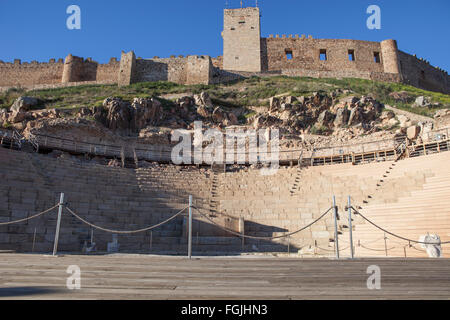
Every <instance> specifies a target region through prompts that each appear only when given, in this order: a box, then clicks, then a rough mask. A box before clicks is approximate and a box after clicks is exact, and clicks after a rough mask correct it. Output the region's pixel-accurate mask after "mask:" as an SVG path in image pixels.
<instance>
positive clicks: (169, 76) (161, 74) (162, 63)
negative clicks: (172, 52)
mask: <svg viewBox="0 0 450 320" xmlns="http://www.w3.org/2000/svg"><path fill="white" fill-rule="evenodd" d="M186 62H187V58H155V59H138V60H136V78H135V81H136V82H144V81H170V82H175V83H186V79H187V78H186V72H187V71H186V69H187V68H186V67H187V66H186Z"/></svg>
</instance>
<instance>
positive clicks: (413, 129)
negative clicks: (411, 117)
mask: <svg viewBox="0 0 450 320" xmlns="http://www.w3.org/2000/svg"><path fill="white" fill-rule="evenodd" d="M419 133H420V127H419V126H410V127H408V129H406V135H407V137H408V139H409V140H415V139H416V138H417V137H418V136H419Z"/></svg>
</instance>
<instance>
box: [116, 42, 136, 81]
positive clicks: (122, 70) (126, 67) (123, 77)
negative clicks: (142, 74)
mask: <svg viewBox="0 0 450 320" xmlns="http://www.w3.org/2000/svg"><path fill="white" fill-rule="evenodd" d="M136 63H137V62H136V56H135V54H134V52H133V51H130V52H128V53H125V52H122V55H121V57H120V67H119V75H118V79H117V83H118V85H119V86H128V85H130V84H131V83H133V82H134V81H135V78H136Z"/></svg>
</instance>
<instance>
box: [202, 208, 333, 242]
mask: <svg viewBox="0 0 450 320" xmlns="http://www.w3.org/2000/svg"><path fill="white" fill-rule="evenodd" d="M193 208H194V209H196V210H197V211H198V213H199V214H200V215H201V216H202V217H204V218H205V219H207V220H208V221H209V222H211V223H212V224H214V225H216V226H217V227H219V228H221V229H223V230H224V231H227V232H229V233H231V234H234V235H236V236H239V237H243V238H248V239H256V240H273V239H281V238H286V237H290V236H292V235H294V234H297V233H299V232H301V231H303V230H305V229H307V228H309V227H311V226H312V225H313V224H315V223H316V222H318V221H320V220H321V219H322V218H323V217H325V215H326V214H327V213H328V212H330V210H331V209H333V207H331V208H329V209H328V210H327V211H326V212H325V213H323V214H322V215H321V216H320V217H319V218H317V219H316V220H314V221H313V222H311V223H310V224H308V225H306V226H304V227H303V228H301V229H298V230H296V231H294V232H291V233H288V234H285V235H282V236H274V237H255V236H247V235H243V234H241V233H239V232H236V231H233V230H230V229H228V228H226V227H223V226H221V225H219V224H218V223H216V222H215V221H213V220H212V219H211V218H209V217H208V216H207V215H205V214H203V213H202V212H200V210H199V209H198V208H197V207H193Z"/></svg>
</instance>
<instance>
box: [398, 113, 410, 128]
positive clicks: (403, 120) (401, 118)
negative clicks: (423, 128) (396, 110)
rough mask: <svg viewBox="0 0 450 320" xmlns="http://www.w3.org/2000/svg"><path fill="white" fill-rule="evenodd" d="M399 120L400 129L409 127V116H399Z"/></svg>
mask: <svg viewBox="0 0 450 320" xmlns="http://www.w3.org/2000/svg"><path fill="white" fill-rule="evenodd" d="M397 120H398V121H399V123H400V127H401V128H406V127H407V124H406V123H407V122H408V121H409V118H408V117H407V116H404V115H402V114H399V115H398V116H397Z"/></svg>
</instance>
